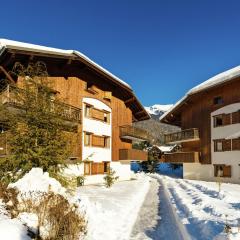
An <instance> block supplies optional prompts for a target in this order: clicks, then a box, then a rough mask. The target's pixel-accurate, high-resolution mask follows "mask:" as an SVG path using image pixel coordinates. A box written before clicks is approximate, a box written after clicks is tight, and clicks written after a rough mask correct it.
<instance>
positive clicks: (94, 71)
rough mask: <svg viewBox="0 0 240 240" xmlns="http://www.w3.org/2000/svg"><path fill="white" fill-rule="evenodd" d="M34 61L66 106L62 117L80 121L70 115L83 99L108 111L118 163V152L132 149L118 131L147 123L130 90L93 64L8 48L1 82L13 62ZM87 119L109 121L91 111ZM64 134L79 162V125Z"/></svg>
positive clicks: (97, 141) (97, 140)
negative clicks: (43, 67) (42, 65)
mask: <svg viewBox="0 0 240 240" xmlns="http://www.w3.org/2000/svg"><path fill="white" fill-rule="evenodd" d="M37 61H42V62H44V63H45V64H46V67H47V70H48V74H49V77H48V79H49V81H50V82H51V87H52V88H53V89H54V91H56V93H57V94H56V99H57V101H59V102H61V103H64V104H65V105H66V106H69V111H66V112H65V115H66V117H67V116H68V113H69V114H72V115H74V116H76V117H79V118H82V115H77V112H76V113H75V114H73V111H74V110H77V109H79V110H81V109H82V108H83V98H94V99H97V100H99V101H102V102H103V103H105V104H106V105H107V106H109V107H110V108H111V110H112V111H111V117H112V119H111V123H112V161H119V159H120V153H119V152H120V149H129V150H130V149H132V141H131V140H129V139H122V138H121V136H120V127H121V126H123V125H130V126H131V124H132V122H133V121H139V120H145V119H148V118H149V115H148V114H147V112H146V111H145V109H144V108H143V106H142V105H141V104H140V102H139V101H138V99H137V98H136V96H135V94H134V93H133V91H132V89H131V88H130V87H128V86H126V85H125V84H123V83H121V82H120V81H116V80H115V78H114V77H112V75H111V74H110V73H109V74H107V73H106V72H104V71H102V69H101V68H100V67H96V64H91V63H89V62H88V61H86V60H85V59H83V58H81V57H79V58H77V57H76V58H69V57H66V56H65V55H64V54H63V55H60V54H54V53H53V54H49V53H45V52H41V51H38V50H36V51H33V50H26V49H22V48H19V49H16V48H12V49H11V48H9V49H5V52H3V53H1V56H0V66H1V68H2V69H4V71H0V77H1V79H3V78H9V76H7V75H6V74H7V73H8V72H9V71H11V70H12V67H13V65H14V63H15V62H20V63H22V64H24V65H27V64H28V63H30V62H37ZM10 77H11V76H10ZM12 81H14V82H15V83H16V86H18V85H19V86H20V85H21V79H13V80H12ZM129 99H131V101H129ZM82 114H84V113H82ZM91 117H92V118H94V119H95V120H99V121H105V122H108V123H109V121H110V120H109V114H108V113H107V112H103V111H101V110H99V109H94V108H93V109H91ZM68 134H70V135H71V139H72V140H71V146H70V148H71V155H72V157H74V158H77V159H79V160H82V139H83V136H82V134H83V127H82V123H81V121H78V123H77V129H76V131H75V132H70V133H68ZM91 141H92V144H94V145H95V146H97V147H104V144H105V143H104V138H103V137H100V136H92V139H91ZM108 147H109V146H108ZM0 151H5V150H0ZM102 161H104V159H102ZM93 172H94V167H93Z"/></svg>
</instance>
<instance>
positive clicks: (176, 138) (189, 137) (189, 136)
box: [164, 128, 199, 143]
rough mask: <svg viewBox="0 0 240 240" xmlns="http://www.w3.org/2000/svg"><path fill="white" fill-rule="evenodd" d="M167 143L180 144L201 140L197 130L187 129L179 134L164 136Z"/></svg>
mask: <svg viewBox="0 0 240 240" xmlns="http://www.w3.org/2000/svg"><path fill="white" fill-rule="evenodd" d="M164 140H165V143H180V142H190V141H196V140H199V131H198V129H197V128H191V129H186V130H183V131H179V132H174V133H169V134H165V135H164Z"/></svg>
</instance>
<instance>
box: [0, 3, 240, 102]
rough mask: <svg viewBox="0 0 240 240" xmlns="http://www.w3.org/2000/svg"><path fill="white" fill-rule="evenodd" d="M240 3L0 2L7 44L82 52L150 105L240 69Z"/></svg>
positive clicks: (2, 31)
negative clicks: (12, 42)
mask: <svg viewBox="0 0 240 240" xmlns="http://www.w3.org/2000/svg"><path fill="white" fill-rule="evenodd" d="M239 10H240V1H238V0H235V1H233V0H226V1H223V0H218V1H217V0H211V1H210V0H165V1H162V0H128V1H127V0H121V1H120V0H118V1H117V0H87V1H86V0H85V1H84V0H68V1H64V0H49V1H46V0H45V1H44V0H41V1H39V0H34V1H32V0H31V1H30V0H23V1H18V0H15V1H11V0H8V1H4V2H1V27H0V38H9V39H13V40H19V41H25V42H31V43H36V44H43V45H47V46H53V47H59V48H66V49H77V50H79V51H81V52H82V53H84V54H86V55H87V56H89V57H90V58H92V59H93V60H94V61H96V62H97V63H99V64H100V65H102V66H103V67H105V68H107V69H108V70H110V71H111V72H112V73H114V74H115V75H117V76H119V77H120V78H122V79H123V80H125V81H126V82H128V83H129V84H130V85H131V86H132V87H133V89H134V91H135V92H136V94H137V96H138V97H139V99H140V100H141V102H142V103H143V104H144V105H145V106H148V105H152V104H155V103H159V104H167V103H174V102H176V101H177V100H178V99H179V98H180V97H182V95H184V94H185V92H186V91H187V90H188V89H190V88H191V87H193V86H195V85H197V84H198V83H200V82H202V81H204V80H206V79H208V78H209V77H211V76H213V75H215V74H217V73H219V72H222V71H224V70H227V69H229V68H231V67H234V66H237V65H239V64H240V17H239Z"/></svg>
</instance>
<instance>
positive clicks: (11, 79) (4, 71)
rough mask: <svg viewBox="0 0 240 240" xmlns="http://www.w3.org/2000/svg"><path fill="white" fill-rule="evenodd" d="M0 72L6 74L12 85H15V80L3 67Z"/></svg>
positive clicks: (0, 67)
mask: <svg viewBox="0 0 240 240" xmlns="http://www.w3.org/2000/svg"><path fill="white" fill-rule="evenodd" d="M0 70H1V71H2V72H3V73H4V74H5V76H6V77H7V79H8V80H9V81H10V82H11V83H13V84H15V81H14V80H13V78H12V77H11V75H10V74H9V73H8V72H7V71H6V70H5V69H4V67H3V66H0Z"/></svg>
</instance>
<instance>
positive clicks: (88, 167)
mask: <svg viewBox="0 0 240 240" xmlns="http://www.w3.org/2000/svg"><path fill="white" fill-rule="evenodd" d="M90 174H91V163H90V162H85V163H84V175H90Z"/></svg>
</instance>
